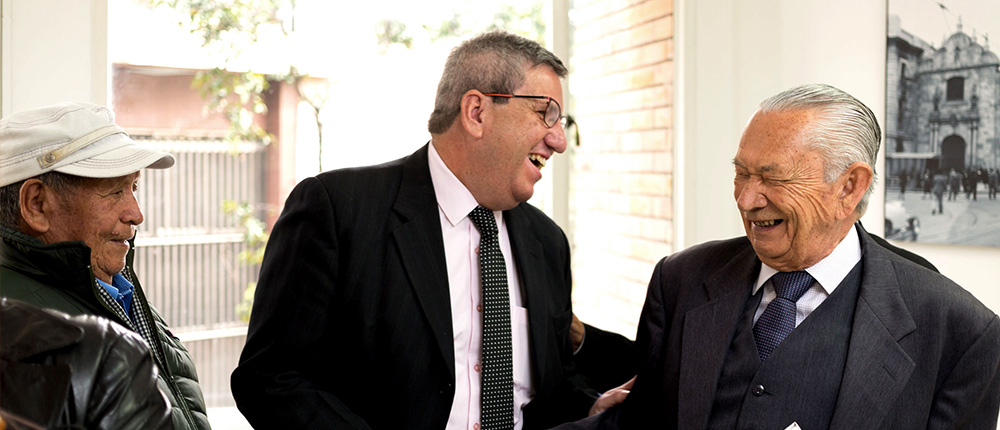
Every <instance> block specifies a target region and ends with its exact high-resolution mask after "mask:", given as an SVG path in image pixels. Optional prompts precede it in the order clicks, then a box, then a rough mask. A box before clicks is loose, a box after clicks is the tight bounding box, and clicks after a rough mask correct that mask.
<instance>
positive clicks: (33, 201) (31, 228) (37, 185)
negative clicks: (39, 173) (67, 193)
mask: <svg viewBox="0 0 1000 430" xmlns="http://www.w3.org/2000/svg"><path fill="white" fill-rule="evenodd" d="M55 197H57V196H56V195H55V192H54V191H53V190H52V188H50V187H48V186H46V185H45V184H44V183H42V181H40V180H38V179H34V178H32V179H28V180H26V181H24V184H22V185H21V192H20V195H19V200H18V204H19V205H20V206H21V220H22V222H23V223H24V225H23V226H26V227H27V228H28V231H26V232H25V233H27V234H29V235H31V236H38V235H39V234H42V233H46V232H48V231H49V228H50V227H51V226H50V224H49V216H50V215H51V212H52V210H53V209H54V208H53V203H54V202H53V201H52V200H53V198H55Z"/></svg>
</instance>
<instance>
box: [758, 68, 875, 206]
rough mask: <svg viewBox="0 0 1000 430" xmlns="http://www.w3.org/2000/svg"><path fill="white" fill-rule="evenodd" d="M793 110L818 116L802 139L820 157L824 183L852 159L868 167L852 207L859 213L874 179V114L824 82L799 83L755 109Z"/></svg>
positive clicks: (832, 178)
mask: <svg viewBox="0 0 1000 430" xmlns="http://www.w3.org/2000/svg"><path fill="white" fill-rule="evenodd" d="M794 109H810V110H812V111H814V112H816V113H818V115H819V118H820V119H819V121H817V122H816V123H815V124H814V125H813V126H812V127H810V128H809V129H808V130H806V131H805V133H806V142H807V144H808V145H809V146H810V147H812V148H813V149H816V150H817V151H819V153H820V154H821V156H822V157H823V160H824V161H823V170H824V172H825V178H824V179H825V180H826V181H827V182H833V181H835V180H837V177H839V176H840V175H841V174H842V173H844V172H845V171H847V168H848V167H850V166H851V164H854V163H856V162H859V161H860V162H862V163H866V164H868V166H869V167H871V169H872V183H871V185H869V187H868V190H866V191H865V195H864V196H863V197H862V198H861V202H859V203H858V207H857V208H856V209H855V210H856V212H857V213H858V215H859V216H860V215H863V214H864V213H865V210H866V209H867V208H868V198H869V197H870V196H871V194H872V191H873V190H875V183H876V182H877V181H878V175H877V174H876V173H875V158H876V156H877V154H878V147H879V142H880V141H881V140H882V132H881V130H880V129H879V125H878V120H877V119H876V118H875V114H874V113H872V111H871V109H869V108H868V106H865V104H864V103H861V101H859V100H858V99H856V98H854V97H853V96H851V95H850V94H847V93H846V92H844V91H841V90H839V89H837V88H835V87H832V86H830V85H826V84H808V85H801V86H798V87H795V88H791V89H788V90H785V91H782V92H781V93H779V94H777V95H774V96H772V97H769V98H768V99H766V100H764V101H763V102H761V103H760V109H759V110H758V112H761V113H766V112H774V111H786V110H794Z"/></svg>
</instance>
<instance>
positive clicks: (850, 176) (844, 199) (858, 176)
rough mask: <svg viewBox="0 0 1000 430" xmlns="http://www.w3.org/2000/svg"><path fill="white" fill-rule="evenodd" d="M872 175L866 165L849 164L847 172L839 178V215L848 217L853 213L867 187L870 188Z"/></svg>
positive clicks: (870, 169)
mask: <svg viewBox="0 0 1000 430" xmlns="http://www.w3.org/2000/svg"><path fill="white" fill-rule="evenodd" d="M873 178H874V173H873V172H872V168H871V166H869V165H868V164H867V163H862V162H860V161H859V162H856V163H854V164H851V165H850V166H849V167H848V168H847V171H845V172H844V174H843V175H841V177H840V181H841V183H842V187H841V188H840V209H841V215H843V216H848V215H850V214H852V213H854V210H855V209H856V208H857V207H858V203H860V202H861V198H862V197H864V195H865V192H867V191H868V187H869V186H871V183H872V179H873Z"/></svg>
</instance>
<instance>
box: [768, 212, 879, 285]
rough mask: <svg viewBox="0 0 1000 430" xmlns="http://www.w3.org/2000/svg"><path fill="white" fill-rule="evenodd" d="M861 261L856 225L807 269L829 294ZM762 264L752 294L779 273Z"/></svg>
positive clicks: (859, 241)
mask: <svg viewBox="0 0 1000 430" xmlns="http://www.w3.org/2000/svg"><path fill="white" fill-rule="evenodd" d="M859 261H861V240H860V239H859V238H858V227H857V226H856V225H855V226H852V227H851V229H850V230H848V231H847V235H846V236H844V238H843V239H841V240H840V243H839V244H837V247H836V248H834V249H833V252H831V253H830V255H827V256H826V257H824V258H823V259H822V260H820V261H819V262H818V263H816V264H814V265H812V266H810V267H807V268H806V269H805V270H806V272H807V273H809V275H811V276H812V277H813V279H815V280H816V282H819V285H820V286H821V287H823V290H825V291H826V294H827V295H829V294H832V293H833V290H834V289H836V288H837V285H840V282H841V281H843V280H844V278H846V277H847V274H848V273H850V272H851V270H852V269H854V266H855V265H856V264H858V262H859ZM760 265H761V266H760V275H758V276H757V282H756V283H755V284H754V287H753V293H752V294H756V293H757V291H758V290H760V288H761V287H763V286H764V283H765V282H767V280H768V279H771V276H772V275H774V274H775V273H778V270H777V269H774V268H772V267H770V266H768V265H766V264H764V263H763V262H761V263H760Z"/></svg>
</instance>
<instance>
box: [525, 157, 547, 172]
mask: <svg viewBox="0 0 1000 430" xmlns="http://www.w3.org/2000/svg"><path fill="white" fill-rule="evenodd" d="M528 161H531V164H534V165H535V167H537V168H538V169H539V170H541V168H542V167H545V162H546V161H547V160H546V159H545V156H543V155H540V154H528Z"/></svg>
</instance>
